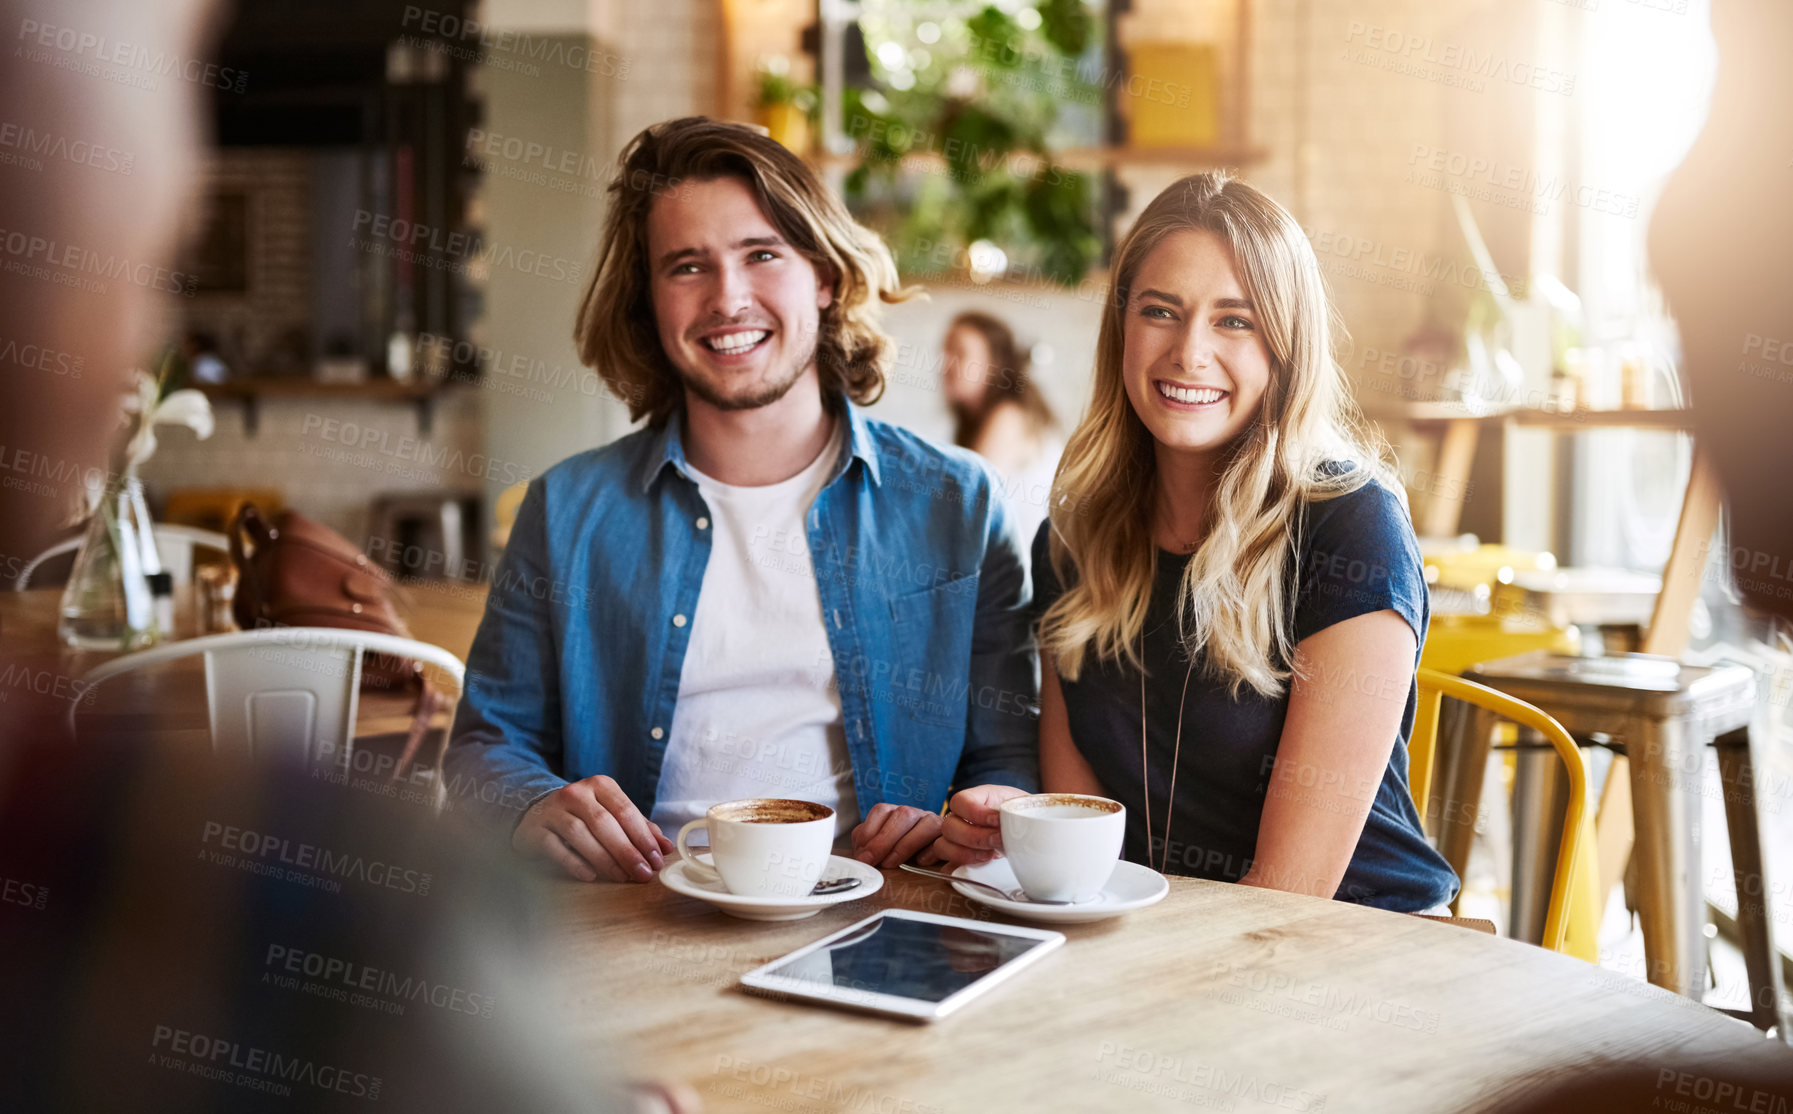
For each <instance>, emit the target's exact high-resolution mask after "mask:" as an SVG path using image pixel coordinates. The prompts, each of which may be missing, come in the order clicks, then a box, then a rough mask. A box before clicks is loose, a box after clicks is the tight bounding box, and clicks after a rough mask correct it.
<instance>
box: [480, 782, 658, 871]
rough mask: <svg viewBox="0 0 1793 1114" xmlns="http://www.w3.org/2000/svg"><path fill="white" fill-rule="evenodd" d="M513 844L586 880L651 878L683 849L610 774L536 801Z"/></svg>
mask: <svg viewBox="0 0 1793 1114" xmlns="http://www.w3.org/2000/svg"><path fill="white" fill-rule="evenodd" d="M511 847H512V848H514V849H515V850H517V851H519V852H521V853H522V854H525V855H535V856H538V857H540V858H544V859H548V860H551V861H552V862H554V863H556V864H558V865H559V866H560V868H561V869H562V870H564V871H566V872H567V874H568V875H569V876H571V877H573V878H577V879H579V880H580V881H581V882H597V881H600V880H601V881H605V882H646V881H648V880H650V879H652V878H653V876H654V872H655V871H657V870H659V869H660V868H661V867H662V866H664V865H665V861H666V856H667V855H670V854H672V853H673V852H675V851H676V850H677V847H675V846H674V845H673V842H672V840H670V839H667V838H666V833H665V832H662V831H661V830H660V826H659V825H658V824H655V823H654V822H653V821H651V820H649V819H648V818H647V817H645V816H643V815H641V811H640V810H639V809H637V808H636V807H635V804H634V802H632V801H630V800H629V797H628V794H626V793H624V792H623V790H622V787H621V786H619V785H617V783H616V782H615V781H614V780H613V779H611V778H610V777H607V776H606V775H604V774H599V775H597V776H596V777H588V778H586V779H584V780H583V781H575V782H573V783H572V784H570V785H565V786H562V787H561V788H559V789H556V790H555V791H554V792H552V793H550V794H548V795H547V796H546V797H543V798H542V799H541V800H539V801H537V802H536V803H535V804H533V805H531V806H530V807H529V811H528V812H526V813H524V815H523V820H522V822H521V823H519V824H518V825H517V828H516V830H515V831H513V832H512V833H511Z"/></svg>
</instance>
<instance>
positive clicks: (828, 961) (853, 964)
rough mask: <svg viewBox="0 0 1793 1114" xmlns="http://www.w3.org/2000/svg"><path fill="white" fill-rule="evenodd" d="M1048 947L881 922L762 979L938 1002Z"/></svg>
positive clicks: (954, 928) (945, 927)
mask: <svg viewBox="0 0 1793 1114" xmlns="http://www.w3.org/2000/svg"><path fill="white" fill-rule="evenodd" d="M1046 943H1047V941H1045V940H1035V939H1029V938H1027V937H1024V936H1011V935H1009V934H1007V933H1003V932H986V931H983V930H982V929H976V928H964V927H961V926H959V925H949V924H933V923H931V922H928V921H916V920H909V919H908V918H905V917H880V918H878V919H877V920H876V921H874V922H872V923H871V924H869V925H866V926H865V927H864V928H863V929H861V930H859V931H858V932H855V933H852V934H851V935H848V936H844V937H842V938H841V939H839V940H837V941H835V942H834V943H832V944H828V945H825V946H823V947H820V948H817V949H816V950H815V951H813V952H810V953H809V954H808V955H804V956H799V957H798V958H796V959H791V960H786V961H785V962H783V963H780V964H779V965H778V966H776V967H771V968H768V969H767V970H766V974H768V975H782V976H783V977H785V978H787V979H797V980H800V981H803V982H813V983H820V984H822V985H833V986H838V987H842V988H844V989H849V990H858V991H869V992H871V993H874V994H890V995H894V996H896V997H899V998H916V999H920V1000H921V1001H924V1002H939V1001H942V1000H944V999H946V998H947V997H949V996H951V995H952V994H955V993H957V992H958V991H960V990H963V989H965V988H966V987H968V986H970V985H971V984H972V983H974V982H976V981H978V980H979V979H981V978H983V977H984V976H985V975H988V974H990V973H992V972H994V971H995V970H996V969H997V968H999V967H1001V966H1002V965H1003V964H1005V963H1008V962H1009V961H1011V960H1013V959H1015V958H1017V957H1018V956H1021V955H1025V954H1026V953H1028V952H1030V951H1032V950H1033V949H1035V948H1038V947H1042V946H1044V945H1045V944H1046Z"/></svg>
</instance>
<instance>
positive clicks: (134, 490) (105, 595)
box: [57, 474, 161, 651]
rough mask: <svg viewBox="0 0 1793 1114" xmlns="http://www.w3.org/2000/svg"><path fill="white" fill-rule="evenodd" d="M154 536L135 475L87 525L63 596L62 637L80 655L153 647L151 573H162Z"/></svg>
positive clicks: (115, 486)
mask: <svg viewBox="0 0 1793 1114" xmlns="http://www.w3.org/2000/svg"><path fill="white" fill-rule="evenodd" d="M155 544H156V543H155V535H154V534H153V532H152V531H151V526H150V521H149V515H148V513H147V511H146V509H145V506H144V502H143V485H142V483H141V482H139V480H138V479H137V477H136V476H135V475H134V474H126V475H125V476H124V477H123V478H122V479H120V480H119V481H117V482H115V483H112V484H109V485H107V487H106V490H105V492H104V493H103V494H102V495H101V496H100V499H99V505H98V506H97V507H96V508H95V509H94V512H93V514H92V515H91V516H90V517H89V518H88V520H87V533H86V535H85V536H84V537H83V538H82V539H81V547H80V549H79V550H77V551H76V553H75V564H74V567H73V568H71V569H70V570H69V577H68V586H67V587H66V588H64V589H63V592H62V609H61V619H60V621H59V623H58V624H57V633H58V634H59V635H60V636H61V638H62V641H63V642H65V643H67V644H68V645H70V646H73V647H75V648H77V649H81V650H116V651H130V650H137V649H141V648H143V647H145V646H149V645H152V644H153V643H155V641H156V640H157V639H158V638H159V637H160V634H161V632H160V631H158V630H157V629H156V613H155V601H154V600H153V599H152V598H151V596H150V589H149V580H148V574H149V573H151V572H154V571H157V570H159V569H160V568H161V562H160V561H159V560H158V558H157V554H156V550H155Z"/></svg>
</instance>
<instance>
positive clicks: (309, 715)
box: [69, 627, 466, 764]
mask: <svg viewBox="0 0 1793 1114" xmlns="http://www.w3.org/2000/svg"><path fill="white" fill-rule="evenodd" d="M367 653H380V654H391V655H394V656H396V657H404V658H411V659H413V660H416V661H420V662H423V663H424V664H425V666H427V667H434V668H435V669H436V670H438V671H440V672H441V673H443V674H446V675H448V676H449V677H452V678H453V680H454V687H455V696H456V698H457V699H458V697H459V695H460V689H461V687H462V685H463V684H464V683H465V677H466V667H465V666H464V665H462V664H461V660H460V659H459V658H457V657H455V656H454V655H453V654H451V653H449V652H448V651H447V650H444V649H442V648H441V647H440V646H432V645H430V644H429V643H427V642H419V641H417V640H416V639H411V638H398V637H396V636H394V635H389V634H375V633H372V632H370V631H358V630H342V629H338V628H334V627H276V628H270V629H266V630H253V631H236V632H232V633H230V634H214V635H208V636H206V637H204V638H190V639H187V640H185V641H182V642H170V643H167V644H165V645H162V646H156V647H153V648H151V649H148V650H143V651H140V652H138V653H135V654H127V655H125V656H124V657H121V658H116V659H114V660H112V661H109V662H107V663H105V664H104V665H101V666H99V667H98V668H96V669H93V670H92V671H90V672H89V673H88V674H87V675H86V676H85V677H83V678H82V684H81V689H80V694H79V696H78V697H77V698H76V699H75V700H74V701H73V702H72V703H71V704H70V705H69V724H70V727H71V730H72V729H74V728H75V727H76V726H77V720H78V717H79V715H80V713H81V712H82V711H83V710H84V708H83V706H84V705H91V701H92V696H93V689H94V686H96V685H99V684H102V683H103V682H105V681H107V680H109V679H111V678H114V677H117V676H119V675H120V674H124V673H130V672H133V671H135V670H138V669H144V668H147V667H150V666H155V665H162V664H165V663H167V662H171V661H176V660H178V659H181V658H187V657H192V656H194V655H203V656H204V658H205V688H206V711H207V716H208V721H209V725H210V727H211V736H212V749H213V750H214V751H215V752H218V753H221V754H234V755H241V756H244V757H251V758H269V757H297V758H299V759H301V760H302V761H304V762H306V763H308V764H310V763H319V762H322V763H332V764H333V763H340V762H347V761H349V760H350V759H351V758H352V753H351V751H352V747H353V743H354V739H355V715H356V712H357V710H358V706H359V696H360V691H361V685H360V677H361V659H362V656H363V655H364V654H367ZM451 706H452V705H451Z"/></svg>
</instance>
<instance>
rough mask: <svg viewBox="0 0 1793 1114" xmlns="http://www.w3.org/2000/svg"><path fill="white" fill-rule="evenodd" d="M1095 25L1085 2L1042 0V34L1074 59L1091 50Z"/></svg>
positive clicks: (1079, 0) (1080, 0) (1075, 0)
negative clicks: (1091, 39) (1091, 38)
mask: <svg viewBox="0 0 1793 1114" xmlns="http://www.w3.org/2000/svg"><path fill="white" fill-rule="evenodd" d="M1095 23H1096V21H1095V19H1094V18H1093V17H1091V15H1090V11H1089V9H1088V8H1087V7H1085V6H1084V3H1083V0H1040V34H1042V35H1044V36H1046V41H1047V42H1049V43H1051V44H1052V45H1053V46H1055V47H1057V48H1058V49H1060V50H1062V51H1064V52H1065V53H1066V54H1068V55H1070V56H1071V57H1073V58H1077V57H1079V56H1081V55H1082V54H1083V52H1084V51H1086V50H1088V49H1089V44H1090V37H1091V34H1092V32H1093V31H1094V29H1095Z"/></svg>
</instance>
